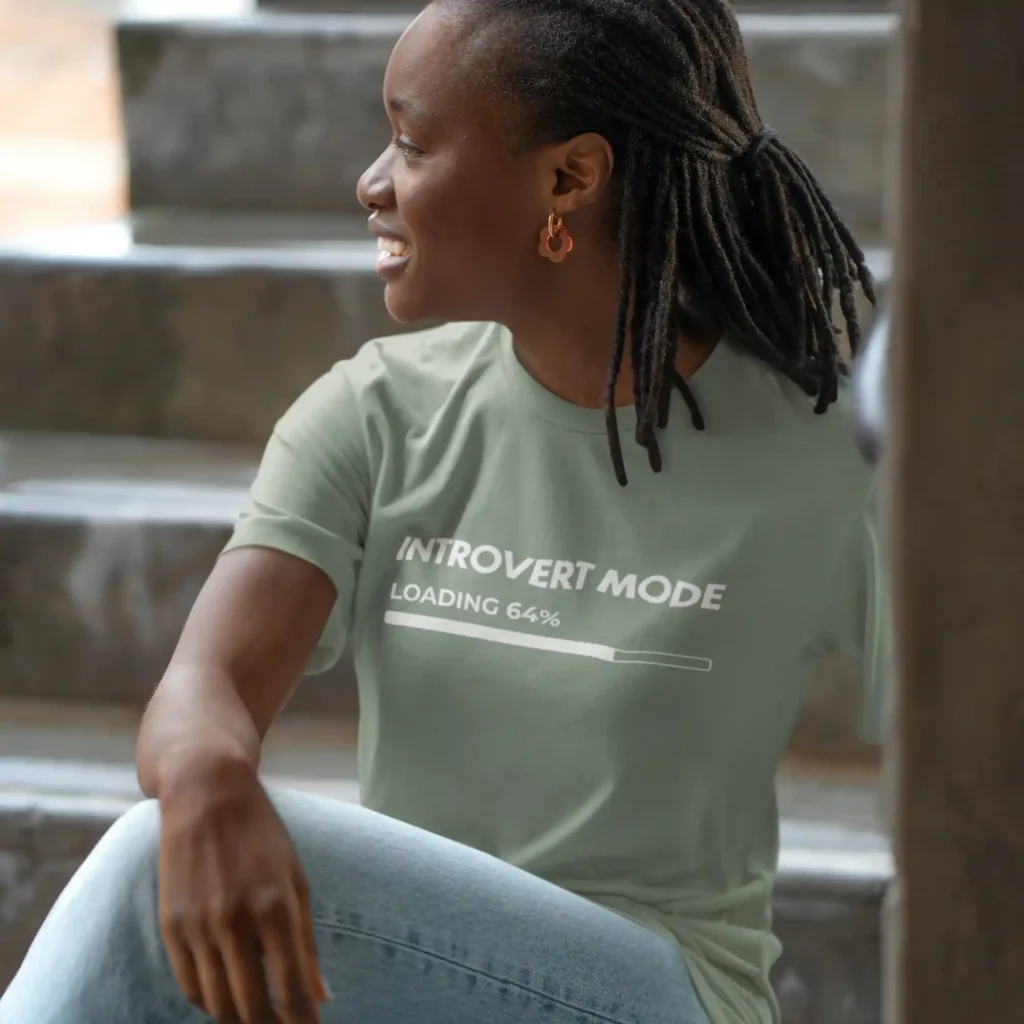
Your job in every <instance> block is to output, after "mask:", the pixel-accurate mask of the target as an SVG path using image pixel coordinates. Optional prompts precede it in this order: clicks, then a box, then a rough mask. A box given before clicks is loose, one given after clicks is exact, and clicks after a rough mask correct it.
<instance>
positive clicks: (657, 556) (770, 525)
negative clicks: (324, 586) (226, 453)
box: [230, 324, 887, 1024]
mask: <svg viewBox="0 0 1024 1024" xmlns="http://www.w3.org/2000/svg"><path fill="white" fill-rule="evenodd" d="M691 387H692V390H693V392H694V394H695V395H696V397H697V400H698V401H699V403H700V406H701V409H702V411H703V414H704V418H705V420H706V424H707V429H706V430H705V431H704V432H697V431H696V430H694V428H693V426H692V424H691V421H690V417H689V415H688V413H687V410H686V408H685V405H684V404H683V403H682V401H681V400H679V399H678V398H674V399H673V408H672V416H671V419H670V422H669V426H668V427H667V429H666V430H665V431H664V432H662V434H661V435H660V437H659V440H660V445H661V449H662V453H663V459H664V469H663V471H662V472H661V473H660V474H655V473H653V472H652V470H651V468H650V465H649V463H648V460H647V455H646V453H645V452H644V451H643V450H642V449H640V448H639V446H637V445H636V444H635V442H634V440H633V432H634V428H635V423H636V418H635V413H634V412H633V410H632V409H622V410H620V415H619V427H620V430H621V433H622V448H623V452H624V457H625V461H626V468H627V472H628V475H629V485H628V487H625V488H623V487H621V486H620V485H619V484H618V483H617V481H616V479H615V476H614V473H613V470H612V465H611V460H610V457H609V453H608V440H607V435H606V432H605V421H604V414H603V413H602V412H601V411H600V410H593V409H583V408H580V407H577V406H574V405H571V404H569V403H567V402H564V401H562V400H561V399H559V398H557V397H556V396H555V395H553V394H551V393H550V392H548V391H546V390H545V389H544V388H543V387H542V386H541V385H540V384H538V383H537V382H536V381H534V380H533V378H531V377H530V376H529V375H528V374H527V373H526V371H525V370H524V369H523V368H522V366H521V365H520V363H519V362H518V360H517V359H516V357H515V354H514V352H513V349H512V344H511V339H510V336H509V333H508V331H507V330H505V329H504V328H502V327H500V326H497V325H494V324H453V325H449V326H446V327H442V328H438V329H436V330H431V331H425V332H421V333H418V334H411V335H405V336H400V337H394V338H388V339H385V340H381V341H373V342H370V343H368V344H367V345H365V346H364V347H363V348H362V349H361V350H360V352H359V353H358V354H357V355H356V356H354V357H353V358H352V359H350V360H348V361H345V362H342V363H339V364H338V365H337V366H336V367H334V369H333V370H331V371H330V372H329V373H328V374H327V375H326V376H324V377H323V378H321V379H320V380H319V381H318V382H316V383H315V384H314V385H313V386H312V387H311V388H310V389H309V390H308V391H307V392H306V393H305V394H304V395H303V396H302V397H301V398H300V399H299V400H298V402H297V403H296V404H295V405H294V406H293V408H292V409H291V410H290V411H289V412H288V413H287V414H286V415H285V416H284V417H283V419H282V420H281V421H280V423H279V424H278V426H277V429H276V431H275V433H274V436H273V438H272V439H271V441H270V443H269V446H268V448H267V451H266V454H265V457H264V460H263V463H262V467H261V469H260V472H259V475H258V478H257V480H256V482H255V484H254V486H253V490H252V497H251V500H250V502H249V505H248V507H247V508H246V510H245V511H244V513H243V514H242V517H241V519H240V521H239V523H238V526H237V530H236V532H235V535H234V537H233V539H232V541H231V545H230V546H231V547H240V546H245V545H259V546H265V547H271V548H276V549H280V550H282V551H286V552H290V553H291V554H293V555H296V556H298V557H299V558H302V559H305V560H307V561H309V562H312V563H314V564H315V565H318V566H319V567H320V568H322V569H323V570H324V571H325V572H326V573H327V574H328V575H329V576H330V578H331V579H332V580H333V581H334V584H335V586H336V587H337V591H338V600H337V605H336V607H335V609H334V612H333V614H332V617H331V620H330V623H329V626H328V628H327V630H326V632H325V634H324V636H323V639H322V641H321V644H320V646H319V648H318V650H317V653H316V656H315V659H314V665H313V666H312V667H313V669H314V670H318V669H319V670H322V669H324V668H326V667H328V666H330V665H331V664H332V663H333V662H334V661H335V660H336V659H337V658H338V657H339V656H340V655H341V653H342V651H343V649H344V648H345V647H346V645H348V646H349V647H350V649H351V651H352V653H353V656H354V661H355V666H356V671H357V674H358V678H359V689H360V696H361V708H362V721H361V724H360V738H359V770H360V781H361V786H362V793H363V802H364V803H365V805H366V806H368V807H370V808H373V809H374V810H377V811H380V812H382V813H384V814H387V815H391V816H392V817H395V818H399V819H402V820H404V821H407V822H411V823H412V824H414V825H418V826H420V827H422V828H425V829H428V830H430V831H432V832H435V833H439V834H440V835H443V836H448V837H450V838H451V839H454V840H457V841H459V842H461V843H465V844H468V845H470V846H472V847H476V848H478V849H480V850H484V851H486V852H488V853H490V854H493V855H494V856H496V857H499V858H501V859H503V860H505V861H507V862H508V863H511V864H514V865H517V866H518V867H521V868H523V869H525V870H527V871H530V872H532V873H534V874H536V875H539V876H541V877H543V878H546V879H548V880H549V881H552V882H554V883H556V884H558V885H560V886H563V887H565V888H566V889H569V890H572V891H573V892H576V893H579V894H581V895H582V896H584V897H587V898H589V899H592V900H595V901H597V902H599V903H602V904H604V905H606V906H608V907H610V908H611V909H613V910H615V911H617V912H619V913H622V914H625V915H627V916H629V917H631V918H633V919H635V920H638V921H640V922H642V923H644V924H646V925H647V926H649V927H651V928H653V929H655V930H657V931H659V932H660V933H662V934H663V935H666V936H669V937H671V938H673V939H674V940H677V941H678V942H679V944H680V946H681V948H682V950H683V953H684V955H685V957H686V961H687V963H688V965H689V967H690V970H691V973H692V975H693V978H694V982H695V984H696V986H697V989H698V992H699V994H700V996H701V998H702V1001H703V1002H704V1004H705V1006H706V1008H707V1010H708V1012H709V1014H710V1017H711V1019H712V1021H713V1024H753V1022H757V1024H761V1022H769V1021H777V1020H778V1010H777V1006H776V1004H775V1000H774V997H773V996H772V993H771V989H770V986H769V984H768V971H769V969H770V967H771V965H772V963H773V962H774V961H775V960H776V958H777V956H778V953H779V944H778V942H777V941H776V939H775V938H773V937H772V935H771V931H770V928H771V916H770V895H771V887H772V882H773V879H774V872H775V869H776V861H777V854H778V811H777V808H776V803H775V790H774V780H775V773H776V768H777V765H778V762H779V760H780V757H781V755H782V754H783V752H784V750H785V748H786V745H787V741H788V739H789V735H790V732H791V729H792V727H793V725H794V721H795V719H796V716H797V713H798V711H799V709H800V706H801V703H802V701H803V700H804V697H805V693H806V691H807V688H808V685H809V683H810V681H811V678H812V674H813V670H814V668H815V666H816V664H817V662H818V660H819V659H820V657H821V655H822V653H823V652H825V651H830V650H839V651H845V652H848V653H851V654H854V655H857V656H858V657H860V658H861V660H862V662H863V665H864V684H865V695H864V696H865V700H864V715H863V726H864V730H863V731H864V733H865V736H873V735H877V732H878V728H879V726H880V709H881V705H882V701H881V689H882V685H883V683H884V674H885V669H886V661H887V658H886V631H885V629H884V628H883V623H884V618H883V609H882V601H881V595H880V569H879V540H878V536H877V532H876V528H875V526H874V524H873V517H872V515H871V509H872V507H873V505H874V501H873V490H874V477H873V473H872V472H871V471H870V469H869V468H868V467H867V466H866V465H865V464H864V462H863V461H862V459H861V457H860V455H859V454H858V453H857V451H856V450H855V448H854V445H853V443H852V441H851V434H852V431H851V425H850V415H849V410H848V408H847V398H846V395H845V394H844V395H843V398H842V400H841V401H840V403H839V405H838V406H837V407H833V408H832V409H831V410H830V411H829V413H828V414H826V415H824V416H816V415H815V414H814V411H813V404H812V401H811V400H810V399H808V398H807V397H806V396H805V395H804V394H803V393H802V392H801V391H800V390H799V389H798V388H797V387H796V386H794V385H793V384H791V383H790V382H789V381H787V380H786V379H785V378H783V377H781V376H780V375H778V374H777V373H776V372H775V371H773V370H771V369H769V368H768V367H767V366H765V365H763V364H762V363H760V362H759V361H757V360H755V359H754V358H752V357H750V356H748V355H746V354H744V353H742V352H741V351H740V350H739V349H737V348H735V347H733V346H732V345H731V344H729V343H728V342H722V343H720V344H719V345H718V346H717V348H716V349H715V351H714V352H713V354H712V355H711V357H710V358H709V360H708V361H707V363H705V365H704V366H703V367H702V368H701V369H700V370H699V371H698V372H697V374H696V375H695V376H694V377H693V378H692V380H691Z"/></svg>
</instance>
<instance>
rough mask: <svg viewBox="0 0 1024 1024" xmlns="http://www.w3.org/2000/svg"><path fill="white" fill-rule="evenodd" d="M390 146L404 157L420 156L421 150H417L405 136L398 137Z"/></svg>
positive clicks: (414, 144) (417, 147)
mask: <svg viewBox="0 0 1024 1024" xmlns="http://www.w3.org/2000/svg"><path fill="white" fill-rule="evenodd" d="M391 145H393V146H394V147H395V149H397V150H398V151H399V152H400V153H402V154H403V155H404V156H407V157H409V156H422V155H423V150H422V149H420V148H419V146H417V145H416V143H414V142H413V141H412V139H410V138H409V137H408V136H407V135H399V136H398V137H397V138H395V139H394V140H392V143H391Z"/></svg>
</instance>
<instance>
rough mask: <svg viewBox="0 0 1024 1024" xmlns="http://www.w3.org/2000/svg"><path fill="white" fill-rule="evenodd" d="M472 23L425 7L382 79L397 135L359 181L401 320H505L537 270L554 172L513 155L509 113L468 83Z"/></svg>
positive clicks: (533, 156) (540, 158)
mask: <svg viewBox="0 0 1024 1024" xmlns="http://www.w3.org/2000/svg"><path fill="white" fill-rule="evenodd" d="M471 36H472V25H471V23H470V22H469V21H468V20H467V16H466V15H465V14H461V13H459V12H458V10H457V9H456V8H446V7H442V6H439V5H431V6H429V7H427V8H426V10H425V11H424V12H423V13H422V14H420V16H419V17H418V18H417V19H416V20H415V22H413V24H412V25H411V26H410V27H409V29H408V30H407V31H406V33H405V34H404V35H403V36H402V38H401V40H400V41H399V42H398V45H397V46H396V47H395V50H394V53H393V54H392V56H391V60H390V62H389V63H388V68H387V73H386V75H385V78H384V103H385V106H386V107H387V111H388V117H389V118H390V120H391V125H392V129H393V139H392V142H391V144H390V145H389V146H388V148H387V149H386V150H385V151H384V152H383V153H382V154H381V155H380V157H379V158H378V159H377V161H376V162H375V163H374V164H373V166H371V167H370V168H369V169H368V170H367V171H366V172H365V173H364V174H363V176H362V178H361V179H360V181H359V190H358V193H359V201H360V202H361V203H362V204H363V206H365V207H366V208H367V209H369V210H371V211H373V213H372V215H371V218H370V229H371V231H372V232H373V233H374V234H375V235H377V236H378V238H379V240H380V241H379V245H380V256H379V262H378V268H377V269H378V272H379V273H380V274H381V276H382V277H383V278H384V279H385V281H386V282H387V287H386V291H385V302H386V303H387V308H388V311H389V312H390V314H391V315H392V316H393V317H394V318H395V319H396V320H398V321H399V322H401V323H412V322H416V321H421V320H503V319H506V315H507V311H508V310H509V308H510V306H511V307H513V308H514V306H515V304H516V302H517V296H523V295H527V294H529V291H528V289H529V286H530V282H531V279H533V278H534V276H535V275H536V274H537V273H538V267H537V264H538V263H543V262H544V261H543V260H541V259H540V257H539V255H538V252H537V244H538V238H539V235H540V230H541V228H542V227H543V226H544V224H545V223H546V221H547V216H548V213H549V212H550V209H549V205H550V203H549V199H550V194H551V190H552V188H553V187H554V185H555V177H556V175H555V172H554V170H553V169H551V170H549V167H548V165H550V157H548V160H547V163H545V154H544V153H543V151H537V152H533V153H525V154H521V155H520V154H513V153H512V152H511V151H510V149H509V146H508V144H507V142H506V141H503V139H502V129H503V127H504V126H505V124H506V112H505V111H504V110H502V109H501V108H500V107H499V105H498V104H497V103H496V102H495V100H494V99H493V98H492V97H490V96H489V95H488V93H487V90H486V89H482V88H480V86H479V84H478V83H474V81H473V75H472V73H471V71H470V70H469V69H470V68H471V66H472V64H473V61H472V60H471V59H468V58H467V57H466V52H467V49H468V46H469V43H470V40H471Z"/></svg>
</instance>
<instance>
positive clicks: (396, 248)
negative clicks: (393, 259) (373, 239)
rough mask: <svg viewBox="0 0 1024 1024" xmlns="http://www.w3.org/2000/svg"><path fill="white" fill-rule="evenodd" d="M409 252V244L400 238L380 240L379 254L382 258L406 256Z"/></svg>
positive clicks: (378, 241)
mask: <svg viewBox="0 0 1024 1024" xmlns="http://www.w3.org/2000/svg"><path fill="white" fill-rule="evenodd" d="M408 251H409V243H408V242H403V241H401V240H400V239H398V238H378V239H377V252H378V253H379V254H380V255H381V256H404V255H405V254H406V253H407V252H408Z"/></svg>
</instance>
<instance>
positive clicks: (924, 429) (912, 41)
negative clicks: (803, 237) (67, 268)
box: [886, 0, 1024, 1024]
mask: <svg viewBox="0 0 1024 1024" xmlns="http://www.w3.org/2000/svg"><path fill="white" fill-rule="evenodd" d="M902 31H903V33H904V56H905V66H904V70H903V75H904V89H903V99H904V102H903V115H904V117H903V122H904V123H903V129H902V132H903V140H902V156H901V161H900V163H901V168H900V201H899V203H898V215H897V239H898V256H897V284H896V304H895V309H894V332H895V333H894V337H893V354H892V365H891V375H892V401H891V423H892V428H893V433H892V437H891V438H890V441H889V444H888V450H887V453H886V461H887V464H888V465H887V476H888V482H889V496H890V512H891V517H890V521H889V525H890V535H889V550H890V556H891V559H892V567H893V575H894V598H895V612H896V628H897V638H898V640H897V647H898V649H897V673H898V676H899V677H900V679H901V685H900V687H899V691H898V695H897V707H896V722H895V735H894V742H893V749H892V752H891V753H892V757H893V767H894V769H895V771H894V780H895V793H896V808H895V811H896V813H895V845H896V855H897V864H898V869H899V872H900V875H901V881H900V886H901V888H900V891H899V899H898V900H896V901H895V902H894V903H893V906H892V908H891V909H892V912H893V916H894V918H895V926H896V927H895V935H894V938H895V941H894V942H893V943H892V949H891V956H890V962H889V968H890V980H891V995H892V997H893V998H892V1003H891V1005H892V1007H893V1013H892V1016H891V1018H890V1021H891V1024H897V1022H898V1024H965V1022H968V1021H970V1022H979V1024H982V1022H983V1024H1019V1022H1020V1021H1021V1020H1022V1019H1024V3H1020V2H1018V0H906V2H905V4H904V27H903V30H902Z"/></svg>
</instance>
